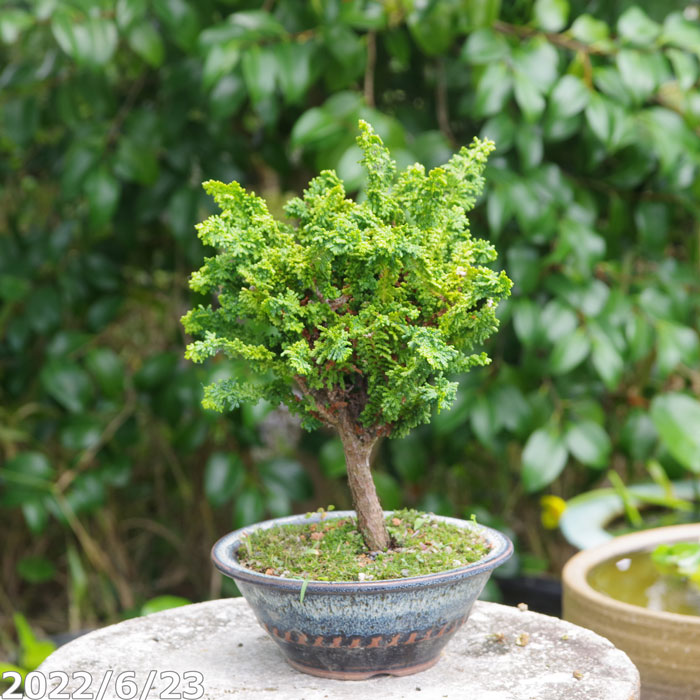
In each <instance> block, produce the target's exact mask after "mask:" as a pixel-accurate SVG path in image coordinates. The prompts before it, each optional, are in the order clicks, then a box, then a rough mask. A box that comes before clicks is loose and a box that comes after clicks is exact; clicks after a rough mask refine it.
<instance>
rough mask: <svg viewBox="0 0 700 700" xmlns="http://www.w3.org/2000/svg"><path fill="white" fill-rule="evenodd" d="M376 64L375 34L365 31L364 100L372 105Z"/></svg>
mask: <svg viewBox="0 0 700 700" xmlns="http://www.w3.org/2000/svg"><path fill="white" fill-rule="evenodd" d="M376 64H377V35H376V33H375V32H367V65H366V66H365V87H364V92H365V102H366V103H367V106H368V107H374V69H375V66H376Z"/></svg>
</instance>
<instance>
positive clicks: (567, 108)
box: [549, 75, 591, 118]
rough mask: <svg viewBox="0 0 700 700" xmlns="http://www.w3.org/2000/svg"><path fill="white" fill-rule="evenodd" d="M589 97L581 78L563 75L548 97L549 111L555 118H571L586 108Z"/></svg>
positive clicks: (589, 94)
mask: <svg viewBox="0 0 700 700" xmlns="http://www.w3.org/2000/svg"><path fill="white" fill-rule="evenodd" d="M590 96H591V93H590V91H589V89H588V88H587V87H586V85H585V84H584V82H583V81H582V80H581V78H577V77H576V76H575V75H563V76H562V77H561V78H560V79H559V82H558V83H557V84H556V85H555V86H554V88H553V89H552V92H551V94H550V96H549V104H550V109H551V110H552V112H553V113H554V115H556V117H564V118H565V117H571V116H573V115H574V114H578V113H579V112H581V111H582V110H584V109H585V108H586V106H587V105H588V101H589V99H590Z"/></svg>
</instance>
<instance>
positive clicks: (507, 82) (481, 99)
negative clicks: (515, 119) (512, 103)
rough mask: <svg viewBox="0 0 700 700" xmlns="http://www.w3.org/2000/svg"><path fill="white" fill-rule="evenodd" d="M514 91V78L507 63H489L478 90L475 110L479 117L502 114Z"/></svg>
mask: <svg viewBox="0 0 700 700" xmlns="http://www.w3.org/2000/svg"><path fill="white" fill-rule="evenodd" d="M512 89H513V78H512V76H511V74H510V71H509V70H508V67H507V66H506V64H505V63H503V62H501V61H496V62H494V63H489V65H488V66H486V69H485V70H484V72H483V73H482V75H481V78H480V79H479V83H478V85H477V88H476V99H475V102H474V109H475V112H476V114H477V115H479V116H482V117H487V116H490V115H491V114H496V113H497V112H500V111H501V110H502V109H503V107H504V106H505V104H506V102H507V100H508V98H509V97H510V94H511V91H512Z"/></svg>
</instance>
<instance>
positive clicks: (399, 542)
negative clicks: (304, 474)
mask: <svg viewBox="0 0 700 700" xmlns="http://www.w3.org/2000/svg"><path fill="white" fill-rule="evenodd" d="M386 523H387V529H388V530H389V534H390V536H391V539H392V547H391V549H389V550H387V551H385V552H370V551H368V550H367V547H365V545H364V542H363V540H362V535H361V534H360V533H359V531H358V529H357V521H356V520H355V519H354V518H337V517H336V518H326V519H322V520H321V522H314V523H311V522H309V523H303V524H300V525H280V526H277V527H274V528H270V529H268V530H258V531H256V532H253V533H251V534H250V535H249V536H248V537H246V538H244V540H243V544H242V545H241V547H240V549H239V550H238V559H239V561H240V562H241V564H243V565H244V566H246V567H248V568H249V569H252V570H254V571H259V572H261V573H266V574H269V575H272V576H284V577H286V578H299V579H305V580H310V581H382V580H387V579H397V578H406V577H408V576H420V575H423V574H429V573H434V572H437V571H447V570H449V569H456V568H458V567H460V566H465V565H467V564H470V563H472V562H476V561H479V560H480V559H482V558H483V557H484V556H485V555H486V554H488V553H489V551H490V549H491V548H490V545H489V543H488V541H487V540H486V538H485V537H484V536H483V534H481V532H480V529H479V528H478V527H476V528H474V529H466V528H463V527H459V526H456V525H451V524H448V523H445V522H441V521H440V520H438V519H437V518H434V517H433V516H432V515H431V514H428V513H421V512H419V511H416V510H397V511H395V512H394V513H393V514H392V515H391V516H389V517H387V519H386Z"/></svg>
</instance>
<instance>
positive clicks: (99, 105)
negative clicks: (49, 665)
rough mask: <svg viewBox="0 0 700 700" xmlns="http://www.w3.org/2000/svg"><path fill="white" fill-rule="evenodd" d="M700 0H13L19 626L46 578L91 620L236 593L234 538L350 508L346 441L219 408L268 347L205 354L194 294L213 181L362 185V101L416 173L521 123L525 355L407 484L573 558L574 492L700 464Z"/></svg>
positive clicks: (5, 221)
mask: <svg viewBox="0 0 700 700" xmlns="http://www.w3.org/2000/svg"><path fill="white" fill-rule="evenodd" d="M697 17H698V6H697V4H695V3H689V2H687V1H686V2H674V1H673V0H664V1H663V2H662V1H661V0H655V1H652V0H648V1H645V2H641V1H640V2H637V3H634V2H630V1H628V0H618V1H616V2H607V1H603V0H585V1H584V0H536V1H533V0H515V1H514V2H508V3H506V2H503V3H501V2H500V1H499V0H440V2H435V1H432V0H384V1H383V2H379V1H378V0H371V1H370V0H366V1H365V0H345V1H341V0H276V1H275V0H272V1H270V0H265V2H264V3H261V2H233V0H198V1H197V2H195V1H194V0H151V1H149V2H146V1H144V0H117V1H116V2H114V1H111V0H90V1H89V2H88V0H9V1H5V2H3V3H2V7H1V8H0V67H1V68H0V232H1V234H0V300H1V304H2V306H1V307H0V460H1V463H2V466H0V528H1V529H2V532H3V548H2V551H1V552H0V567H2V570H3V584H4V585H3V588H0V611H1V613H2V614H3V617H4V619H5V620H6V622H7V624H3V625H0V630H5V631H4V632H3V635H7V634H8V630H9V629H11V624H10V620H11V613H12V611H13V609H14V608H15V607H16V606H17V605H19V604H20V602H21V606H22V609H23V610H25V611H27V612H28V613H29V615H30V617H31V619H32V624H35V623H36V624H39V626H41V627H44V628H45V629H61V628H65V627H66V626H69V627H72V628H77V627H80V626H82V625H84V624H90V623H92V622H94V621H96V620H101V619H114V618H116V617H117V616H118V615H119V614H123V613H124V612H125V611H129V610H134V609H139V608H140V606H141V605H142V604H143V603H144V602H145V601H146V600H147V599H148V598H150V597H151V596H152V595H156V594H161V593H163V594H182V595H185V596H187V597H188V598H191V599H201V598H204V597H207V596H208V595H216V594H218V592H219V590H220V586H221V585H222V583H221V580H220V579H219V578H218V577H216V576H215V577H212V574H211V573H210V571H211V569H210V567H209V565H208V562H207V557H208V547H209V544H210V543H211V542H212V541H213V540H214V539H215V537H216V536H217V535H218V534H220V533H221V532H223V531H225V530H227V529H229V528H230V527H231V526H232V525H234V526H235V525H241V524H244V523H247V522H251V521H254V520H259V519H261V518H262V517H265V516H267V515H281V514H285V513H288V512H289V511H290V510H292V509H294V510H298V509H301V508H306V507H308V506H309V505H310V504H316V505H317V504H318V503H323V502H325V503H328V502H334V503H336V504H337V505H338V506H344V505H346V504H347V501H348V498H347V493H346V492H345V487H344V483H343V470H344V467H343V463H342V449H341V447H340V445H339V443H338V442H337V441H335V440H332V439H330V438H329V436H327V435H325V434H314V435H309V436H303V438H300V437H299V433H298V429H297V426H296V425H295V424H294V423H293V422H292V421H291V420H290V419H289V417H288V416H287V415H286V414H285V413H283V412H280V411H279V410H277V409H276V408H275V407H272V406H269V405H266V404H258V405H256V406H250V405H246V406H243V407H241V408H240V409H237V410H236V411H235V412H233V413H232V414H230V415H229V416H225V417H221V416H218V415H212V414H209V413H205V412H204V411H203V410H202V409H201V407H200V398H201V386H202V384H203V383H209V382H211V381H213V380H215V379H216V378H217V377H221V376H227V375H229V374H230V373H231V371H234V372H239V373H241V374H243V375H244V374H245V372H246V368H245V366H241V365H238V366H235V367H233V368H231V367H229V366H227V365H224V364H223V363H221V362H219V363H212V364H210V365H208V366H204V367H203V368H202V367H197V368H194V367H191V366H188V365H186V364H185V363H184V360H183V359H182V350H183V348H184V346H185V344H186V342H187V338H185V337H183V335H182V331H181V329H180V327H179V325H178V319H179V318H180V316H181V315H182V313H183V311H184V310H185V309H186V308H188V307H189V306H191V303H192V301H193V300H192V299H191V298H190V297H189V292H188V290H187V288H186V280H187V278H188V276H189V273H190V271H191V270H192V269H193V268H194V267H195V266H198V264H199V262H200V260H201V257H202V255H203V251H202V249H201V248H200V244H199V242H198V241H197V239H196V237H195V236H194V234H193V231H192V227H193V225H194V223H195V222H196V221H198V220H201V219H203V218H205V217H206V216H207V215H208V214H209V213H211V209H210V208H209V207H210V205H209V203H208V202H207V199H206V197H205V196H204V194H203V192H202V191H201V189H200V186H199V183H200V182H201V181H202V180H205V179H210V178H212V179H218V180H223V181H229V180H233V179H236V180H238V181H240V182H242V183H243V184H245V185H246V186H248V187H253V188H255V189H256V190H257V191H258V193H261V194H264V195H266V196H267V197H268V199H269V201H270V202H271V208H272V210H275V211H276V209H275V203H276V202H279V201H281V200H282V198H283V195H286V193H289V192H293V193H298V192H299V191H300V187H301V186H302V185H303V184H304V183H305V182H306V181H307V180H308V177H309V174H310V173H312V172H316V171H317V170H319V169H321V168H325V167H334V168H336V169H337V171H338V174H339V175H340V176H341V177H342V178H343V179H344V180H345V181H346V182H348V183H350V184H351V185H352V186H354V187H358V186H359V185H360V184H361V178H362V174H361V169H360V167H359V165H358V163H357V161H358V160H359V154H358V151H357V147H356V145H355V143H354V141H353V139H354V132H355V124H356V123H357V120H358V118H360V117H362V118H365V119H367V120H368V121H371V122H372V123H373V124H374V125H375V126H376V128H377V131H378V132H379V134H380V135H381V137H382V139H383V140H384V141H385V143H386V144H387V146H388V147H389V148H390V149H391V150H392V152H393V153H394V154H395V155H396V156H397V159H398V161H399V166H400V167H403V166H405V165H406V164H408V163H411V162H413V161H414V160H418V161H420V162H423V163H424V164H425V165H426V166H428V167H430V166H433V165H436V164H438V163H441V162H443V161H444V160H445V158H446V157H447V156H449V154H450V153H451V152H452V151H453V150H454V148H455V147H456V146H457V145H461V144H465V143H469V142H470V141H471V138H472V136H474V135H475V134H476V135H480V136H483V137H490V138H492V139H493V140H494V141H496V143H497V151H496V154H495V156H494V157H493V158H492V160H491V161H490V164H489V168H488V171H487V173H486V179H487V183H489V186H488V190H487V192H486V194H485V196H484V198H483V201H482V202H481V204H480V205H479V206H478V207H477V208H476V210H475V211H474V212H473V215H472V217H471V221H472V229H473V232H474V234H475V235H477V236H480V237H484V238H487V239H490V240H491V241H493V242H494V243H495V244H496V246H497V247H498V249H499V251H501V252H502V253H503V261H504V266H505V268H506V269H507V271H508V273H509V275H510V276H511V277H512V278H513V280H514V281H515V287H514V290H513V296H512V298H511V299H510V300H509V301H508V302H507V303H505V304H503V305H502V309H501V311H502V312H501V314H500V315H501V318H502V321H503V330H502V332H501V333H500V334H499V335H498V337H497V338H496V339H495V341H494V342H493V343H492V344H491V345H490V346H489V354H490V355H492V356H493V357H494V362H493V364H492V365H491V366H490V367H488V368H485V369H483V370H479V371H474V372H472V373H471V374H470V375H469V376H468V377H467V378H466V379H465V380H464V381H463V382H462V384H461V388H460V391H459V394H458V397H457V401H456V405H455V407H454V408H453V409H452V410H451V411H449V412H443V413H441V414H439V415H438V416H436V418H435V420H434V421H433V423H432V424H431V426H429V427H425V428H422V429H421V430H419V431H417V432H416V433H414V434H413V435H411V436H410V437H408V438H406V439H405V440H402V441H391V442H387V443H385V444H384V445H383V446H382V450H381V452H380V454H379V455H378V456H377V484H378V487H379V491H380V497H381V498H382V499H383V503H384V504H385V506H386V507H394V506H398V505H405V506H418V507H423V508H426V509H430V510H435V511H438V512H442V513H447V514H456V515H464V514H467V515H468V514H469V513H471V512H476V513H477V515H478V516H479V517H480V518H482V519H483V520H484V521H485V522H496V523H497V522H498V521H499V520H500V521H501V522H503V524H504V525H505V524H508V525H510V527H512V528H513V529H514V531H515V533H516V534H517V535H518V536H519V537H520V538H521V541H522V542H523V547H524V550H525V551H526V552H528V553H529V556H530V558H532V556H533V555H534V556H535V557H539V558H542V557H544V556H549V557H552V556H554V555H553V550H552V548H551V540H547V538H546V537H544V536H543V534H542V532H541V528H540V526H539V511H538V506H537V503H538V498H539V496H540V495H541V494H542V492H543V491H548V492H551V493H553V494H554V495H558V496H561V497H564V498H568V497H570V496H571V495H573V494H575V493H578V492H579V491H581V490H583V489H585V488H588V487H590V486H592V485H595V484H597V483H598V482H599V481H601V480H603V479H604V478H605V475H606V473H607V470H608V469H610V468H612V469H614V470H615V471H616V472H618V473H619V474H620V475H621V476H622V478H623V480H625V481H631V480H633V479H635V478H637V476H638V475H640V474H643V473H644V463H645V462H646V461H647V460H648V459H657V460H658V461H659V463H660V464H661V465H662V467H663V469H664V470H665V471H666V472H667V473H668V474H669V475H670V476H671V477H672V478H674V479H677V478H681V477H683V475H684V474H685V473H687V471H688V470H690V471H692V472H695V473H697V472H700V445H699V444H698V438H697V436H698V429H697V420H695V419H694V418H693V417H697V415H698V413H699V412H700V407H699V406H698V400H697V396H698V394H700V372H699V371H698V359H699V356H700V342H699V338H698V306H699V303H700V302H699V300H700V295H699V294H698V292H699V291H700V290H699V289H698V286H699V282H698V280H699V275H698V272H699V266H700V211H699V209H700V205H698V201H700V199H699V195H700V178H699V177H698V166H699V164H700V139H699V138H698V130H699V128H700V87H699V83H698V75H699V63H698V60H699V58H700V25H699V24H698V21H697ZM277 209H279V207H277ZM552 537H553V536H552ZM555 559H556V557H555ZM224 585H226V584H224ZM51 600H53V601H55V602H54V603H53V604H51V603H49V602H48V601H51ZM66 610H67V611H68V612H67V613H66Z"/></svg>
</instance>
